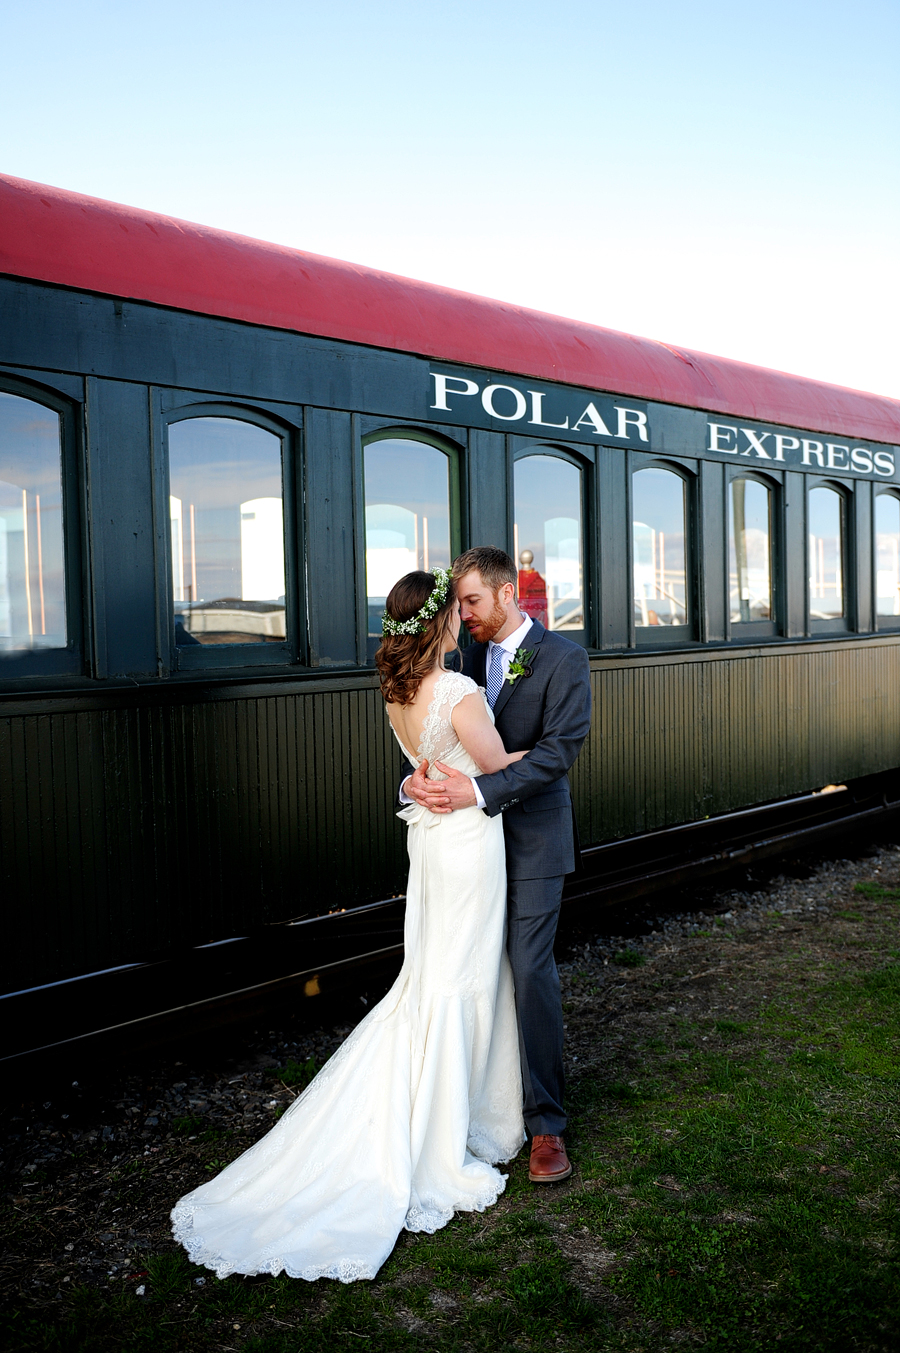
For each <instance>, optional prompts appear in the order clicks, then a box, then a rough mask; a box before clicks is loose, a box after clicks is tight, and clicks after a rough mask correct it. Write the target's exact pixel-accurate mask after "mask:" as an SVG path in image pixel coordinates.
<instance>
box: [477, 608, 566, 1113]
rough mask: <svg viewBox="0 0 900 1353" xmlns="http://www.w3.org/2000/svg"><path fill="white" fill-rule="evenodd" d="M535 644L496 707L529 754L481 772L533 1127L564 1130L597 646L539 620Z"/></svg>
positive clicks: (528, 639) (507, 732)
mask: <svg viewBox="0 0 900 1353" xmlns="http://www.w3.org/2000/svg"><path fill="white" fill-rule="evenodd" d="M522 647H523V648H526V649H529V650H533V651H534V656H533V657H532V658H531V661H530V667H531V669H532V672H531V675H530V676H520V677H518V678H517V679H516V681H515V682H514V683H513V684H510V683H509V681H505V682H504V683H503V687H502V689H501V691H500V694H499V695H498V696H497V701H496V704H495V706H494V718H495V720H496V725H497V731H498V732H499V734H500V736H501V738H502V739H503V745H504V747H505V748H506V750H507V751H509V752H517V751H521V750H522V749H523V748H530V749H533V750H531V751H529V755H528V756H526V757H525V759H524V760H523V761H517V762H515V763H514V764H513V765H511V766H509V767H507V769H506V770H501V771H497V772H496V773H495V774H493V775H480V776H478V777H477V784H478V788H479V789H480V790H481V793H482V795H483V797H484V801H485V805H486V812H487V813H488V815H489V816H490V817H495V816H496V815H497V813H503V815H504V816H503V826H504V835H505V839H506V866H507V878H508V889H509V896H508V919H509V936H508V940H507V949H508V952H509V958H510V962H511V964H512V969H513V976H514V978H515V983H516V1006H517V1010H518V1016H519V1046H520V1050H521V1054H522V1076H523V1081H524V1089H525V1125H526V1127H527V1128H528V1131H529V1133H531V1135H532V1136H533V1135H535V1134H536V1133H545V1132H551V1133H562V1132H563V1131H564V1129H565V1126H566V1116H565V1113H564V1111H563V1107H562V1100H563V1085H564V1081H563V1063H562V1043H563V1022H562V1006H561V1004H560V993H559V976H558V974H557V971H556V964H555V962H554V959H553V941H554V939H555V937H556V925H557V920H558V918H559V906H560V901H561V899H562V888H563V877H564V875H565V874H568V873H570V872H571V871H572V870H573V869H574V868H575V863H576V861H575V853H576V843H575V831H574V819H573V815H572V797H571V793H570V790H569V780H568V775H567V772H568V770H569V768H570V767H571V765H572V764H573V762H574V760H575V758H576V756H577V755H578V753H579V751H580V750H581V745H582V743H583V742H584V739H585V738H586V737H587V734H588V730H589V728H590V726H591V687H590V677H589V667H588V659H587V654H586V653H585V651H584V649H583V648H580V647H579V646H578V644H573V643H572V642H571V641H570V640H568V639H564V638H563V637H562V636H561V635H559V634H554V633H552V632H550V631H548V630H545V629H544V627H543V625H541V624H540V623H539V622H538V621H534V622H533V623H532V627H531V629H530V630H529V631H528V632H527V634H526V635H525V638H524V639H523V640H522ZM486 663H487V645H486V644H473V645H472V647H471V648H468V649H466V650H465V652H464V653H463V659H462V670H463V672H464V673H465V674H466V676H470V677H472V678H473V680H474V681H476V682H477V683H478V685H479V686H484V685H485V677H486Z"/></svg>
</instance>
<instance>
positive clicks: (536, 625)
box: [482, 620, 547, 720]
mask: <svg viewBox="0 0 900 1353" xmlns="http://www.w3.org/2000/svg"><path fill="white" fill-rule="evenodd" d="M546 633H547V631H546V630H545V629H544V627H543V625H542V624H541V622H540V621H539V620H534V621H532V624H531V629H530V630H529V631H528V633H527V634H526V635H525V638H524V639H523V640H522V643H521V644H520V645H519V647H520V648H524V649H526V650H528V649H534V657H533V658H532V659H531V662H530V663H529V666H530V667H534V666H535V665H536V663H537V660H538V657H539V655H540V651H541V650H540V645H541V642H542V640H543V638H544V635H545V634H546ZM485 652H487V645H486V644H485ZM484 662H485V659H484V658H482V663H484ZM530 680H531V678H530V677H521V676H520V677H516V679H515V681H512V682H510V681H509V679H507V680H506V681H504V683H503V685H502V686H501V687H500V694H499V695H498V696H497V701H496V704H495V705H494V719H495V720H497V719H498V718H499V717H500V714H501V713H502V711H503V708H504V706H505V705H506V702H507V701H508V700H510V699H511V698H512V694H513V691H514V690H516V688H517V687H518V686H519V685H520V683H521V682H523V681H530Z"/></svg>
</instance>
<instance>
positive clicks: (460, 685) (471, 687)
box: [435, 672, 481, 705]
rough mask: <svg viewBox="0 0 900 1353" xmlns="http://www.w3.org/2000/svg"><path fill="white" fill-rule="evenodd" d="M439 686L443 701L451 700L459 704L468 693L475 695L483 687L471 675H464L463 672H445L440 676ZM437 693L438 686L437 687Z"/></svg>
mask: <svg viewBox="0 0 900 1353" xmlns="http://www.w3.org/2000/svg"><path fill="white" fill-rule="evenodd" d="M437 684H438V687H439V688H440V695H441V699H442V702H445V701H450V702H451V703H452V704H454V705H455V704H458V703H459V701H460V700H464V699H465V697H466V696H467V695H473V694H474V693H475V692H476V691H480V690H481V687H480V686H479V685H477V683H476V682H474V681H473V680H472V678H471V677H467V676H463V674H462V672H443V673H442V674H441V675H440V677H438V683H437ZM435 694H437V688H435Z"/></svg>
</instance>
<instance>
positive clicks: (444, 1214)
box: [403, 1174, 509, 1235]
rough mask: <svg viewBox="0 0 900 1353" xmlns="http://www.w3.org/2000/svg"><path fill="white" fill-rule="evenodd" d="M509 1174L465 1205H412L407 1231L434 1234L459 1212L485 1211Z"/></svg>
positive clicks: (408, 1213)
mask: <svg viewBox="0 0 900 1353" xmlns="http://www.w3.org/2000/svg"><path fill="white" fill-rule="evenodd" d="M507 1179H509V1175H508V1174H501V1175H499V1176H498V1178H497V1182H496V1183H494V1184H492V1185H491V1186H490V1188H487V1189H485V1190H484V1191H483V1192H482V1193H478V1194H476V1195H475V1197H474V1198H473V1199H472V1200H471V1201H469V1202H467V1204H466V1206H465V1207H462V1206H458V1207H447V1208H437V1207H435V1208H431V1207H411V1208H410V1209H409V1211H408V1212H407V1214H406V1220H405V1221H404V1223H403V1229H404V1230H405V1231H427V1232H428V1234H429V1235H434V1233H435V1231H440V1229H441V1227H443V1226H446V1225H447V1223H448V1222H449V1221H452V1220H453V1218H454V1216H455V1215H456V1213H457V1212H484V1211H486V1210H487V1208H489V1207H493V1206H494V1203H496V1201H497V1199H498V1198H499V1197H500V1195H501V1193H502V1192H503V1191H504V1189H505V1188H506V1181H507Z"/></svg>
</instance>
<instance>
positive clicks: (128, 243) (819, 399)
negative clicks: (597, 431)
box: [0, 175, 900, 443]
mask: <svg viewBox="0 0 900 1353" xmlns="http://www.w3.org/2000/svg"><path fill="white" fill-rule="evenodd" d="M0 272H2V273H7V274H11V275H12V276H14V277H27V278H32V279H34V280H37V281H41V282H51V283H54V284H56V285H58V286H66V287H74V288H77V289H78V290H81V291H93V292H102V293H104V294H106V295H110V296H121V297H125V298H127V299H131V300H140V301H150V302H152V303H154V304H157V305H165V306H171V307H173V308H175V309H178V310H189V311H193V312H197V313H200V314H204V315H218V316H222V317H223V318H226V319H234V320H242V321H244V322H245V323H247V324H261V325H265V326H268V327H270V328H276V329H291V330H294V331H295V332H297V333H304V334H316V335H318V336H320V337H324V338H335V339H342V340H344V341H346V342H349V343H365V344H368V345H370V346H372V347H376V348H393V349H396V350H397V351H400V352H410V353H417V354H420V355H422V356H427V357H431V358H437V359H440V360H442V361H445V362H455V363H459V364H460V365H465V366H475V367H486V368H488V369H489V370H491V371H503V372H509V373H511V374H515V375H519V376H532V377H537V378H538V379H542V380H548V381H562V382H563V383H565V384H568V385H577V386H586V387H587V388H588V389H591V390H605V391H611V392H613V393H616V394H621V395H630V396H632V397H634V398H638V399H652V400H660V401H662V402H663V403H668V404H682V405H687V406H688V407H690V408H698V409H709V410H711V411H714V412H717V413H725V414H730V415H732V416H734V417H740V418H745V419H754V420H755V421H758V422H770V423H781V424H788V425H789V426H793V427H800V428H808V429H810V430H815V431H818V432H831V433H836V434H838V435H842V436H845V437H854V438H857V439H868V440H873V441H883V442H892V443H897V442H900V401H898V400H894V399H889V398H887V397H886V396H882V395H870V394H865V393H863V392H861V391H858V390H848V389H845V388H843V387H842V386H837V385H828V384H825V383H824V382H822V381H813V380H807V379H805V378H804V377H801V376H789V375H785V374H784V373H783V372H780V371H770V370H768V369H766V368H764V367H755V366H749V365H747V364H746V363H743V362H733V361H729V360H728V359H727V358H724V357H711V356H708V355H707V354H705V353H697V352H690V351H687V350H684V349H678V348H673V347H669V346H667V345H665V344H663V343H657V342H654V341H653V340H652V339H647V338H635V337H633V336H632V335H631V334H623V333H617V332H615V331H614V330H611V329H601V328H598V327H597V326H596V325H593V324H584V323H581V322H579V321H577V320H567V319H561V318H559V317H557V316H555V315H545V314H542V313H541V312H540V311H537V310H528V309H526V308H524V307H523V306H516V305H510V304H507V303H506V302H503V301H491V300H486V299H484V298H483V297H480V296H470V295H468V294H467V293H466V292H462V291H452V290H450V289H449V288H447V287H438V286H433V285H432V284H431V283H428V282H417V281H414V280H412V279H410V278H408V277H395V276H394V275H393V274H391V273H384V272H378V271H377V270H376V269H374V268H365V267H361V266H359V265H357V264H353V263H343V262H340V261H339V260H337V259H332V258H324V257H323V256H322V255H320V254H306V253H303V252H301V251H300V250H298V249H288V248H286V247H285V246H284V245H279V244H266V243H264V242H262V241H260V240H254V239H249V238H248V237H246V236H244V235H232V234H229V233H228V232H227V231H224V230H215V229H213V228H211V227H210V226H201V225H194V224H192V223H191V222H189V221H179V220H176V219H175V218H174V217H171V216H158V215H155V214H154V213H153V212H147V211H139V210H137V209H136V208H134V207H125V206H120V205H119V204H118V203H114V202H104V201H102V200H101V199H99V198H95V197H84V196H82V195H81V194H80V193H70V192H65V191H64V190H63V189H61V188H49V187H46V186H45V185H43V184H40V183H30V182H28V181H27V180H26V179H16V178H11V177H9V176H6V175H0Z"/></svg>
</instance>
